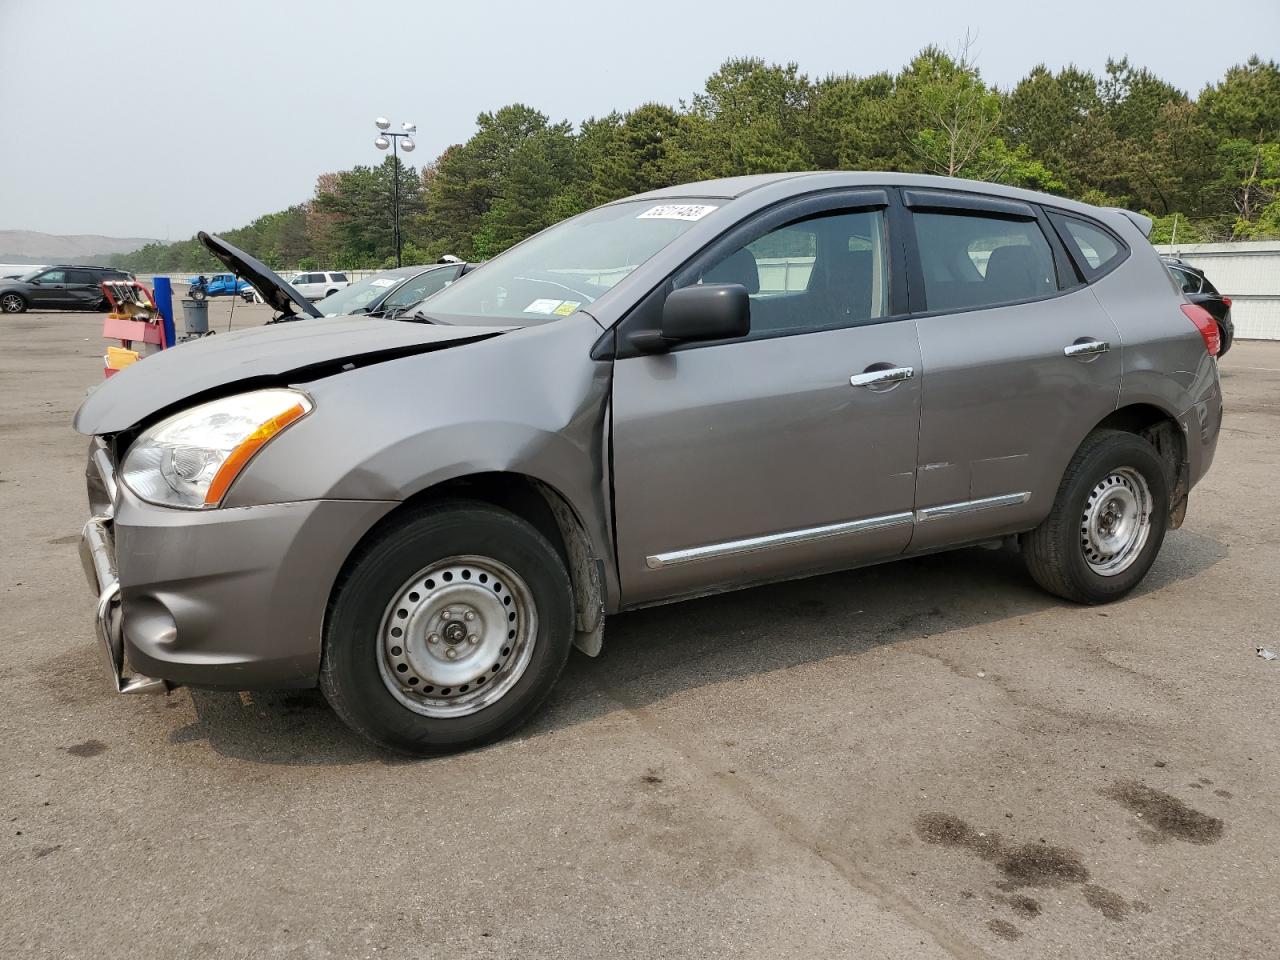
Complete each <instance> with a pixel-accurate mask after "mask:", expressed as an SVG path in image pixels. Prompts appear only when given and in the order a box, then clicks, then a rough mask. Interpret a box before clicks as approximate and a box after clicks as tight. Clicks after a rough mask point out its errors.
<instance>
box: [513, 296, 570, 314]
mask: <svg viewBox="0 0 1280 960" xmlns="http://www.w3.org/2000/svg"><path fill="white" fill-rule="evenodd" d="M580 306H582V302H581V301H579V300H553V299H549V298H539V299H537V300H535V301H533V303H531V304H529V305H528V306H527V307H525V308H524V312H525V313H545V314H548V315H550V314H556V315H557V316H561V317H567V316H569V314H571V313H573V311H575V310H577V309H578V307H580Z"/></svg>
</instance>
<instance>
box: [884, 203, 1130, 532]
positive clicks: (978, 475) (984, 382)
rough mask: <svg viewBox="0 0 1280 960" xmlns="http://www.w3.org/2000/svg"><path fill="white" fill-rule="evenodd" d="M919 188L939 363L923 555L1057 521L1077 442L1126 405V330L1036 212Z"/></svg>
mask: <svg viewBox="0 0 1280 960" xmlns="http://www.w3.org/2000/svg"><path fill="white" fill-rule="evenodd" d="M912 194H913V192H912V191H907V194H906V198H907V201H908V203H909V204H910V203H912V202H913V201H914V204H915V205H914V206H913V207H912V208H911V210H910V213H909V215H908V216H909V219H910V221H911V222H912V224H913V227H914V237H915V240H916V253H917V254H918V261H917V262H916V264H915V267H916V273H915V275H916V276H917V277H918V278H919V279H918V282H917V283H916V284H913V288H912V292H913V300H912V305H913V308H916V309H917V313H918V314H919V315H918V316H917V320H916V324H917V328H918V329H919V332H920V349H921V354H922V357H923V361H924V366H925V368H926V375H925V379H924V384H923V387H924V400H923V410H922V413H921V422H920V467H919V475H918V480H917V492H916V507H917V514H916V520H917V526H916V533H915V536H914V538H913V539H912V542H911V549H912V551H913V552H914V551H915V550H918V549H924V550H927V549H932V548H934V547H939V546H945V545H948V544H955V543H962V542H965V541H971V540H976V539H985V538H988V537H995V536H999V535H1002V534H1006V533H1012V532H1016V531H1020V530H1025V529H1027V528H1028V527H1030V526H1034V525H1035V524H1036V523H1038V522H1039V520H1041V519H1042V518H1043V517H1044V516H1046V515H1047V514H1048V512H1049V508H1050V506H1051V505H1052V503H1053V499H1054V497H1055V495H1056V494H1057V491H1058V486H1059V484H1060V483H1061V480H1062V476H1063V473H1064V472H1065V470H1066V467H1067V463H1068V462H1069V461H1070V459H1071V456H1072V454H1073V453H1074V452H1075V449H1076V447H1077V446H1078V445H1079V443H1080V442H1081V441H1082V440H1083V439H1084V437H1085V435H1086V434H1087V433H1088V432H1089V431H1090V430H1091V429H1092V428H1093V427H1094V426H1095V425H1096V424H1097V423H1098V422H1099V421H1100V420H1102V419H1103V418H1104V417H1105V416H1106V415H1107V414H1108V413H1110V412H1111V411H1112V410H1114V409H1115V405H1116V401H1117V398H1118V396H1119V390H1120V334H1119V331H1118V330H1117V329H1116V327H1115V324H1114V323H1113V322H1112V321H1111V318H1110V317H1109V316H1107V314H1106V312H1105V311H1104V310H1103V309H1102V307H1101V305H1100V304H1099V303H1098V301H1097V298H1096V297H1095V296H1094V295H1093V291H1092V290H1090V289H1089V288H1088V287H1087V286H1085V285H1083V284H1082V283H1080V282H1079V281H1078V279H1077V277H1076V276H1075V275H1074V272H1073V271H1072V269H1071V266H1070V264H1069V263H1068V262H1067V260H1066V259H1065V254H1064V251H1063V250H1062V248H1061V247H1059V248H1057V249H1056V250H1055V249H1054V246H1053V244H1052V243H1051V240H1050V238H1049V235H1048V234H1047V232H1046V231H1047V230H1048V229H1049V226H1048V223H1047V221H1046V219H1045V218H1044V217H1043V215H1040V214H1038V213H1037V211H1035V210H1034V209H1033V208H1032V207H1030V206H1028V205H1026V204H1021V203H1010V202H1008V201H1004V200H999V201H994V202H987V203H989V204H990V205H989V206H988V205H984V201H983V200H982V199H981V198H976V197H974V198H970V199H969V200H964V199H963V198H960V199H957V198H956V197H954V196H952V195H948V194H941V195H940V196H929V195H927V194H926V193H924V192H919V191H917V192H914V198H913V196H912ZM966 204H971V205H970V206H966ZM920 294H923V298H919V295H920ZM921 299H922V300H923V302H921Z"/></svg>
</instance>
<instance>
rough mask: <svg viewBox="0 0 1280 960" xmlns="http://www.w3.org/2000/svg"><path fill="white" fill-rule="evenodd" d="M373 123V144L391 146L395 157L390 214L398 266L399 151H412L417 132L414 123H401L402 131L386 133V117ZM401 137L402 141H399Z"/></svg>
mask: <svg viewBox="0 0 1280 960" xmlns="http://www.w3.org/2000/svg"><path fill="white" fill-rule="evenodd" d="M373 125H374V126H375V127H377V128H378V130H379V133H378V139H377V140H375V141H373V145H374V146H375V147H377V148H378V149H379V150H385V149H387V147H390V148H391V155H392V156H393V157H395V158H396V162H395V164H394V167H395V172H394V174H393V175H392V178H393V179H394V180H395V190H394V192H393V197H394V199H393V201H392V204H393V206H392V216H393V222H394V224H395V242H396V266H397V267H399V266H400V151H401V150H403V151H404V152H405V153H413V148H414V147H416V146H417V144H416V143H414V142H413V135H414V134H415V133H417V132H418V125H417V124H416V123H402V124H401V125H400V129H401V130H403V131H404V132H403V133H387V128H388V127H390V126H391V121H390V120H388V119H387V118H386V117H379V118H378V119H377V120H375V121H373ZM401 139H403V140H404V143H401V142H400V141H401Z"/></svg>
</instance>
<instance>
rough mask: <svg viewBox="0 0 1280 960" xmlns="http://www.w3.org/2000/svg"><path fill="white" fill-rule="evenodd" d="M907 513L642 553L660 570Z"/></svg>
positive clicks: (897, 519) (857, 528)
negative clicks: (667, 550)
mask: <svg viewBox="0 0 1280 960" xmlns="http://www.w3.org/2000/svg"><path fill="white" fill-rule="evenodd" d="M911 521H912V514H910V513H890V514H886V515H885V516H881V517H867V518H866V519H865V520H850V521H848V522H846V523H829V524H826V525H825V526H821V527H806V528H805V529H803V530H788V531H787V532H785V533H770V534H766V535H764V536H761V537H748V538H746V539H744V540H730V541H728V542H726V543H712V544H708V545H706V546H704V547H687V548H685V549H684V550H671V551H669V552H667V553H656V554H654V555H653V556H651V557H645V560H644V562H645V566H647V567H648V568H649V569H650V570H661V569H662V568H663V567H672V566H675V565H676V564H680V563H690V562H692V561H694V560H715V559H718V558H720V557H731V556H736V555H738V554H742V553H758V552H759V551H761V550H771V549H773V548H774V547H788V546H792V545H794V544H798V543H810V542H812V541H814V540H825V539H827V538H828V537H842V536H845V535H846V534H855V533H868V532H870V531H872V530H883V529H884V528H886V527H896V526H899V525H901V524H904V523H911Z"/></svg>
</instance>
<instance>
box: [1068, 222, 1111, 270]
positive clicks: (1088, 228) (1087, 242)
mask: <svg viewBox="0 0 1280 960" xmlns="http://www.w3.org/2000/svg"><path fill="white" fill-rule="evenodd" d="M1054 222H1055V223H1057V224H1058V225H1059V226H1060V227H1061V228H1062V229H1063V230H1065V231H1066V233H1067V236H1068V237H1070V238H1071V240H1070V243H1069V244H1068V245H1069V246H1074V247H1075V250H1074V251H1072V252H1073V253H1074V254H1076V257H1077V259H1078V260H1080V261H1082V266H1088V268H1089V269H1090V270H1092V271H1100V270H1105V269H1106V268H1107V265H1108V264H1110V263H1111V261H1113V260H1115V259H1116V258H1117V257H1118V256H1120V254H1121V252H1122V251H1123V248H1122V247H1121V246H1120V244H1119V243H1117V242H1116V240H1115V238H1113V237H1112V236H1111V234H1109V233H1107V232H1106V231H1105V230H1103V229H1102V228H1101V227H1095V226H1093V225H1092V224H1089V223H1085V222H1084V221H1083V220H1077V219H1075V218H1074V217H1055V218H1054Z"/></svg>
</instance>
